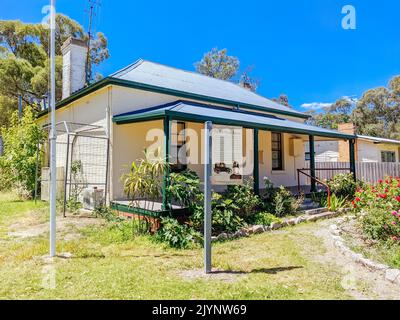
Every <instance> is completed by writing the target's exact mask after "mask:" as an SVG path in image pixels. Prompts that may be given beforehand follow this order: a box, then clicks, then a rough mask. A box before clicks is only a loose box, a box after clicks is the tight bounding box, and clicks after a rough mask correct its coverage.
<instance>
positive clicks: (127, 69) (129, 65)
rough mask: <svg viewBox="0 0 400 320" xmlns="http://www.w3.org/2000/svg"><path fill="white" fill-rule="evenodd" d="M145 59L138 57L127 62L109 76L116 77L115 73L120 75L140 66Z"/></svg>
mask: <svg viewBox="0 0 400 320" xmlns="http://www.w3.org/2000/svg"><path fill="white" fill-rule="evenodd" d="M145 61H146V60H144V59H142V58H139V59H137V60H135V61H134V62H132V63H131V64H128V65H127V66H125V67H123V68H122V69H119V70H118V71H116V72H114V73H112V74H110V75H109V77H116V76H117V75H118V76H122V75H124V74H125V73H127V72H129V71H131V70H132V69H135V68H136V67H138V66H140V65H141V64H142V63H143V62H145Z"/></svg>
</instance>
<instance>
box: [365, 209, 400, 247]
mask: <svg viewBox="0 0 400 320" xmlns="http://www.w3.org/2000/svg"><path fill="white" fill-rule="evenodd" d="M399 217H400V214H399V213H398V212H397V211H392V212H390V211H387V210H384V209H372V210H369V211H368V213H367V214H365V215H362V216H361V218H360V220H361V223H362V228H363V231H364V233H365V234H366V235H367V236H368V237H369V238H371V239H375V240H384V241H386V240H392V241H396V242H398V241H399V240H400V219H399Z"/></svg>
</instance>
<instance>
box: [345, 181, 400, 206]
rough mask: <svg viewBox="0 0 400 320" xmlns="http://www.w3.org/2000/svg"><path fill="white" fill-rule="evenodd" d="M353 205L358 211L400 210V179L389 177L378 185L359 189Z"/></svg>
mask: <svg viewBox="0 0 400 320" xmlns="http://www.w3.org/2000/svg"><path fill="white" fill-rule="evenodd" d="M352 204H353V207H354V209H355V210H356V211H362V210H369V209H376V208H377V209H385V210H386V211H393V210H400V178H393V177H388V178H386V179H384V180H379V181H378V183H376V184H372V185H370V184H368V185H365V186H363V188H358V189H357V190H356V193H355V197H354V200H353V201H352Z"/></svg>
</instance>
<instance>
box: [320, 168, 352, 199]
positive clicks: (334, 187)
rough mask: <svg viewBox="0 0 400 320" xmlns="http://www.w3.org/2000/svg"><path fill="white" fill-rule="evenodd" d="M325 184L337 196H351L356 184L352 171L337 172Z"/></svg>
mask: <svg viewBox="0 0 400 320" xmlns="http://www.w3.org/2000/svg"><path fill="white" fill-rule="evenodd" d="M327 184H328V186H329V188H330V189H331V192H332V193H334V194H335V195H337V196H338V197H353V196H354V193H355V192H356V189H357V186H358V183H357V182H356V181H354V176H353V174H352V173H339V174H337V175H335V176H334V177H333V178H332V179H331V180H328V181H327Z"/></svg>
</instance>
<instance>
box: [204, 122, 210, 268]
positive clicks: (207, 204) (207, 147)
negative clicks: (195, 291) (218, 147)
mask: <svg viewBox="0 0 400 320" xmlns="http://www.w3.org/2000/svg"><path fill="white" fill-rule="evenodd" d="M211 130H212V122H211V121H206V122H205V124H204V270H205V273H210V272H211V224H212V219H211V166H212V158H211V151H212V137H211Z"/></svg>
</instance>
